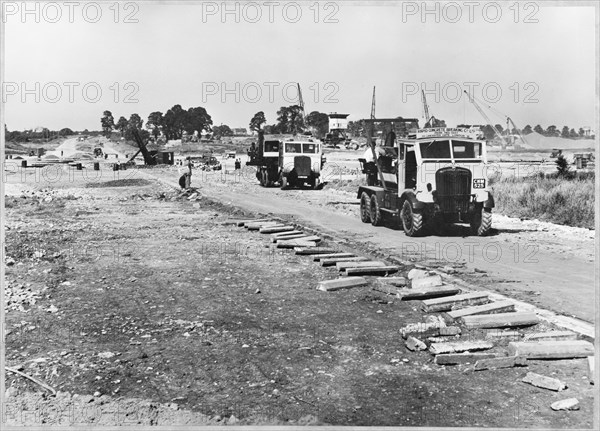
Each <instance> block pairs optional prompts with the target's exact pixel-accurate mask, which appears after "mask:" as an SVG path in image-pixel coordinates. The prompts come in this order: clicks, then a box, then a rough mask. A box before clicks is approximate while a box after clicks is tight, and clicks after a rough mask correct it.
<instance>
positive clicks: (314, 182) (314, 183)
mask: <svg viewBox="0 0 600 431" xmlns="http://www.w3.org/2000/svg"><path fill="white" fill-rule="evenodd" d="M310 185H311V186H312V189H313V190H317V189H318V188H319V186H320V185H321V181H319V177H313V179H312V180H311V182H310Z"/></svg>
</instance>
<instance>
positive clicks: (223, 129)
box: [212, 124, 233, 136]
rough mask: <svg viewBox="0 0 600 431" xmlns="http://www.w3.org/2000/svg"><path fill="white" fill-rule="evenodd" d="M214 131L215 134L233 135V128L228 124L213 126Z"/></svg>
mask: <svg viewBox="0 0 600 431" xmlns="http://www.w3.org/2000/svg"><path fill="white" fill-rule="evenodd" d="M212 132H213V135H214V136H233V130H231V128H230V127H229V126H228V125H226V124H221V125H220V126H213V128H212Z"/></svg>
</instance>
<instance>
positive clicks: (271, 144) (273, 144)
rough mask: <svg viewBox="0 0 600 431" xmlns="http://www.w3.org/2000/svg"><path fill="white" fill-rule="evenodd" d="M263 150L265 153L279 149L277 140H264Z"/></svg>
mask: <svg viewBox="0 0 600 431" xmlns="http://www.w3.org/2000/svg"><path fill="white" fill-rule="evenodd" d="M265 151H266V152H267V153H272V152H275V153H276V152H278V151H279V141H265Z"/></svg>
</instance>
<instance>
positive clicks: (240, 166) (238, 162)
mask: <svg viewBox="0 0 600 431" xmlns="http://www.w3.org/2000/svg"><path fill="white" fill-rule="evenodd" d="M241 168H242V162H241V161H240V159H235V170H236V171H237V170H238V169H241Z"/></svg>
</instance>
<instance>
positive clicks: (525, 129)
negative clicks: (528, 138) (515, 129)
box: [523, 124, 533, 135]
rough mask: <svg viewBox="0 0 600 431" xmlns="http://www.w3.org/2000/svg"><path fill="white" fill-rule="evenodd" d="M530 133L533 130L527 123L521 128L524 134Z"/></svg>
mask: <svg viewBox="0 0 600 431" xmlns="http://www.w3.org/2000/svg"><path fill="white" fill-rule="evenodd" d="M530 133H533V130H531V126H530V125H529V124H528V125H526V126H525V128H524V129H523V134H524V135H529V134H530Z"/></svg>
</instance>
